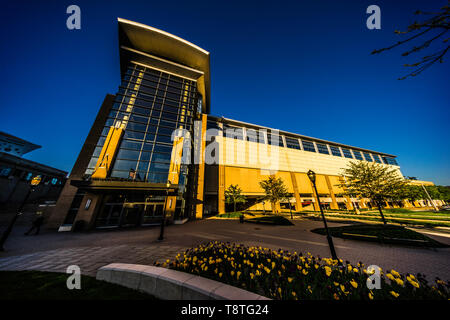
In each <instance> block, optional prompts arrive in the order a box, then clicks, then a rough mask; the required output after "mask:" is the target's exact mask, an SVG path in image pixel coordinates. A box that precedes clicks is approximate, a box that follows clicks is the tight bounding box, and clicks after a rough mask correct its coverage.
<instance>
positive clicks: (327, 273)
mask: <svg viewBox="0 0 450 320" xmlns="http://www.w3.org/2000/svg"><path fill="white" fill-rule="evenodd" d="M325 274H326V275H327V277H329V276H330V274H331V268H330V267H329V266H325Z"/></svg>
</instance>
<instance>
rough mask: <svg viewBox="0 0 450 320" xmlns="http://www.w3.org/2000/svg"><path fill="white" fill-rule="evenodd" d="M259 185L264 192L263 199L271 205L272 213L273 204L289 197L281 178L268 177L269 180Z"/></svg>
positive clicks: (273, 210)
mask: <svg viewBox="0 0 450 320" xmlns="http://www.w3.org/2000/svg"><path fill="white" fill-rule="evenodd" d="M259 185H260V186H261V188H263V189H264V192H265V193H266V195H265V197H264V199H267V200H269V201H270V203H271V204H272V212H273V213H275V204H276V203H278V202H279V201H280V200H283V199H286V198H288V197H289V193H288V191H287V188H286V186H285V185H284V182H283V179H281V178H275V177H274V176H270V177H269V179H267V180H263V181H261V182H260V183H259Z"/></svg>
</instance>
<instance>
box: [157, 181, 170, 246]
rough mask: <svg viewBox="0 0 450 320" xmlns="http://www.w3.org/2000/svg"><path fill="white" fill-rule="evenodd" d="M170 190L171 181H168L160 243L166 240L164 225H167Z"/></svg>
mask: <svg viewBox="0 0 450 320" xmlns="http://www.w3.org/2000/svg"><path fill="white" fill-rule="evenodd" d="M169 188H170V180H167V183H166V201H164V211H163V218H162V222H161V231H160V233H159V238H158V241H163V240H164V225H165V224H166V208H167V199H168V198H169Z"/></svg>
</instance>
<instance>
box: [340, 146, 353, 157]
mask: <svg viewBox="0 0 450 320" xmlns="http://www.w3.org/2000/svg"><path fill="white" fill-rule="evenodd" d="M342 153H343V154H344V157H346V158H349V159H353V156H352V153H351V152H350V149H344V148H342Z"/></svg>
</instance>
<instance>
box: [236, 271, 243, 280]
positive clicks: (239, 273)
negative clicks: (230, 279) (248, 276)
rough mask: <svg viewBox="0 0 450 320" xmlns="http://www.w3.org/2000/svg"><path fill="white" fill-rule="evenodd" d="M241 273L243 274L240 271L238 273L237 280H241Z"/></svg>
mask: <svg viewBox="0 0 450 320" xmlns="http://www.w3.org/2000/svg"><path fill="white" fill-rule="evenodd" d="M241 273H242V272H240V271H238V272H237V273H236V278H237V279H239V277H240V276H241Z"/></svg>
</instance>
